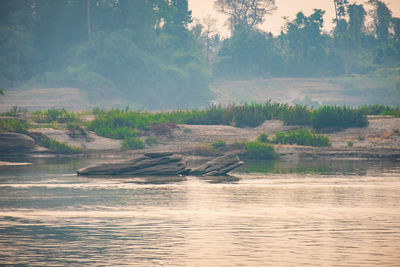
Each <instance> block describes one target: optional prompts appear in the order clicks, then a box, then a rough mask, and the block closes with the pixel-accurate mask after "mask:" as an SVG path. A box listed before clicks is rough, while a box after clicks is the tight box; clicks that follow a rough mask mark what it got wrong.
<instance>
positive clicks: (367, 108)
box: [358, 105, 400, 117]
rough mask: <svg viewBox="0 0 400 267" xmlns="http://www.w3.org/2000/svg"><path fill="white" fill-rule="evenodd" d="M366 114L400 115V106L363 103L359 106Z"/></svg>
mask: <svg viewBox="0 0 400 267" xmlns="http://www.w3.org/2000/svg"><path fill="white" fill-rule="evenodd" d="M358 110H359V111H361V112H362V113H363V114H364V115H391V116H394V117H400V107H391V106H386V105H362V106H360V107H359V108H358Z"/></svg>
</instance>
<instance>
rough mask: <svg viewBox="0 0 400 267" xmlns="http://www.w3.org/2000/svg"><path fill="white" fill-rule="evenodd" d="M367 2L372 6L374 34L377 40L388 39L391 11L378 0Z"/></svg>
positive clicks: (384, 40)
mask: <svg viewBox="0 0 400 267" xmlns="http://www.w3.org/2000/svg"><path fill="white" fill-rule="evenodd" d="M368 3H370V4H372V5H373V6H374V10H373V12H372V16H373V24H374V28H375V34H376V36H377V38H378V41H379V42H381V43H382V42H386V41H387V40H388V39H389V27H390V22H391V20H392V12H391V11H390V9H389V8H388V7H387V6H386V4H385V3H383V2H381V1H379V0H369V1H368Z"/></svg>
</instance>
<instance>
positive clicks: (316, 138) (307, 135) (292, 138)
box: [272, 129, 330, 146]
mask: <svg viewBox="0 0 400 267" xmlns="http://www.w3.org/2000/svg"><path fill="white" fill-rule="evenodd" d="M272 142H273V143H276V144H291V145H292V144H296V145H301V146H330V141H329V138H328V137H327V136H324V135H320V134H315V132H313V131H310V130H307V129H299V130H296V131H290V132H278V133H276V134H275V138H274V140H272Z"/></svg>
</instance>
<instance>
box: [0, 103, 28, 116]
mask: <svg viewBox="0 0 400 267" xmlns="http://www.w3.org/2000/svg"><path fill="white" fill-rule="evenodd" d="M27 112H28V111H27V109H26V108H21V107H18V106H13V107H12V108H11V110H10V111H7V112H4V113H2V114H1V115H3V116H9V117H18V115H19V114H21V113H23V114H26V113H27Z"/></svg>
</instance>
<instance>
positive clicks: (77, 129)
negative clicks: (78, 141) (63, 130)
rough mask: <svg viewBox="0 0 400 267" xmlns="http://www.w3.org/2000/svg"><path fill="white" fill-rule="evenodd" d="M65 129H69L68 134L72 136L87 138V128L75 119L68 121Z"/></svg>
mask: <svg viewBox="0 0 400 267" xmlns="http://www.w3.org/2000/svg"><path fill="white" fill-rule="evenodd" d="M67 130H68V131H69V135H70V136H71V137H72V138H76V137H84V138H87V136H88V132H87V130H86V129H85V128H84V127H83V126H82V125H81V123H79V122H76V121H74V122H68V123H67Z"/></svg>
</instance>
